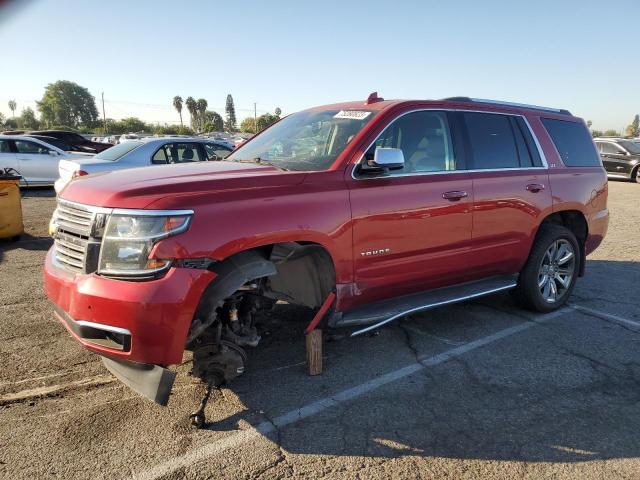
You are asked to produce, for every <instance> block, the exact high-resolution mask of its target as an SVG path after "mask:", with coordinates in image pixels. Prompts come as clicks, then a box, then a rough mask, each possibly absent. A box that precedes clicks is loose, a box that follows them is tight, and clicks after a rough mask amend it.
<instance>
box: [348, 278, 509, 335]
mask: <svg viewBox="0 0 640 480" xmlns="http://www.w3.org/2000/svg"><path fill="white" fill-rule="evenodd" d="M517 279H518V276H517V275H502V276H498V277H491V278H488V279H485V280H479V281H476V282H469V283H463V284H460V285H453V286H451V287H444V288H438V289H437V290H430V291H428V292H420V293H414V294H412V295H405V296H402V297H397V298H392V299H390V300H384V301H381V302H376V303H370V304H368V305H365V306H363V307H360V308H357V309H355V310H351V311H349V312H345V313H344V314H343V315H342V318H340V320H338V322H337V323H336V325H335V326H336V327H339V328H343V327H346V328H349V327H356V326H363V325H367V327H366V328H362V329H360V330H356V331H354V332H353V333H351V336H352V337H355V336H356V335H361V334H363V333H367V332H370V331H371V330H375V329H376V328H379V327H381V326H383V325H386V324H387V323H390V322H392V321H394V320H396V319H398V318H400V317H404V316H405V315H409V314H411V313H415V312H420V311H423V310H429V309H431V308H436V307H441V306H443V305H450V304H453V303H458V302H463V301H465V300H471V299H474V298H478V297H483V296H485V295H490V294H492V293H497V292H501V291H503V290H510V289H512V288H514V287H515V286H516V284H517Z"/></svg>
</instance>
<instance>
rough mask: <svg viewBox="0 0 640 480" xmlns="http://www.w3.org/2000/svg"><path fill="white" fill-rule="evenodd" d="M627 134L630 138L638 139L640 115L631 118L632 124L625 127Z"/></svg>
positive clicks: (639, 134) (639, 135)
mask: <svg viewBox="0 0 640 480" xmlns="http://www.w3.org/2000/svg"><path fill="white" fill-rule="evenodd" d="M627 134H628V135H629V136H631V137H640V115H636V116H635V117H633V122H631V125H629V126H628V127H627Z"/></svg>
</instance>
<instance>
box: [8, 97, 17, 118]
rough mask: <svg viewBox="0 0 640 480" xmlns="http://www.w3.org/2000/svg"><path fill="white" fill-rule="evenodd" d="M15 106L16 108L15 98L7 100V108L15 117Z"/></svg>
mask: <svg viewBox="0 0 640 480" xmlns="http://www.w3.org/2000/svg"><path fill="white" fill-rule="evenodd" d="M16 108H18V105H17V104H16V101H15V100H9V110H11V116H12V117H15V116H16Z"/></svg>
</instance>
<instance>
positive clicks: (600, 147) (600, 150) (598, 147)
mask: <svg viewBox="0 0 640 480" xmlns="http://www.w3.org/2000/svg"><path fill="white" fill-rule="evenodd" d="M595 143H596V148H597V149H598V152H602V148H603V147H602V142H595Z"/></svg>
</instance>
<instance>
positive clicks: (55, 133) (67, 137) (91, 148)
mask: <svg viewBox="0 0 640 480" xmlns="http://www.w3.org/2000/svg"><path fill="white" fill-rule="evenodd" d="M2 134H3V135H28V136H45V137H51V138H56V139H58V140H59V141H61V142H64V144H65V145H66V146H68V147H69V148H70V150H69V151H77V152H83V153H91V154H95V153H100V152H102V151H103V150H106V149H107V148H109V147H111V145H108V144H106V143H100V142H94V141H91V140H87V139H86V138H84V137H83V136H82V135H80V134H79V133H74V132H67V131H66V130H37V131H25V130H11V131H7V132H2ZM64 150H67V149H66V148H65V149H64Z"/></svg>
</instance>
